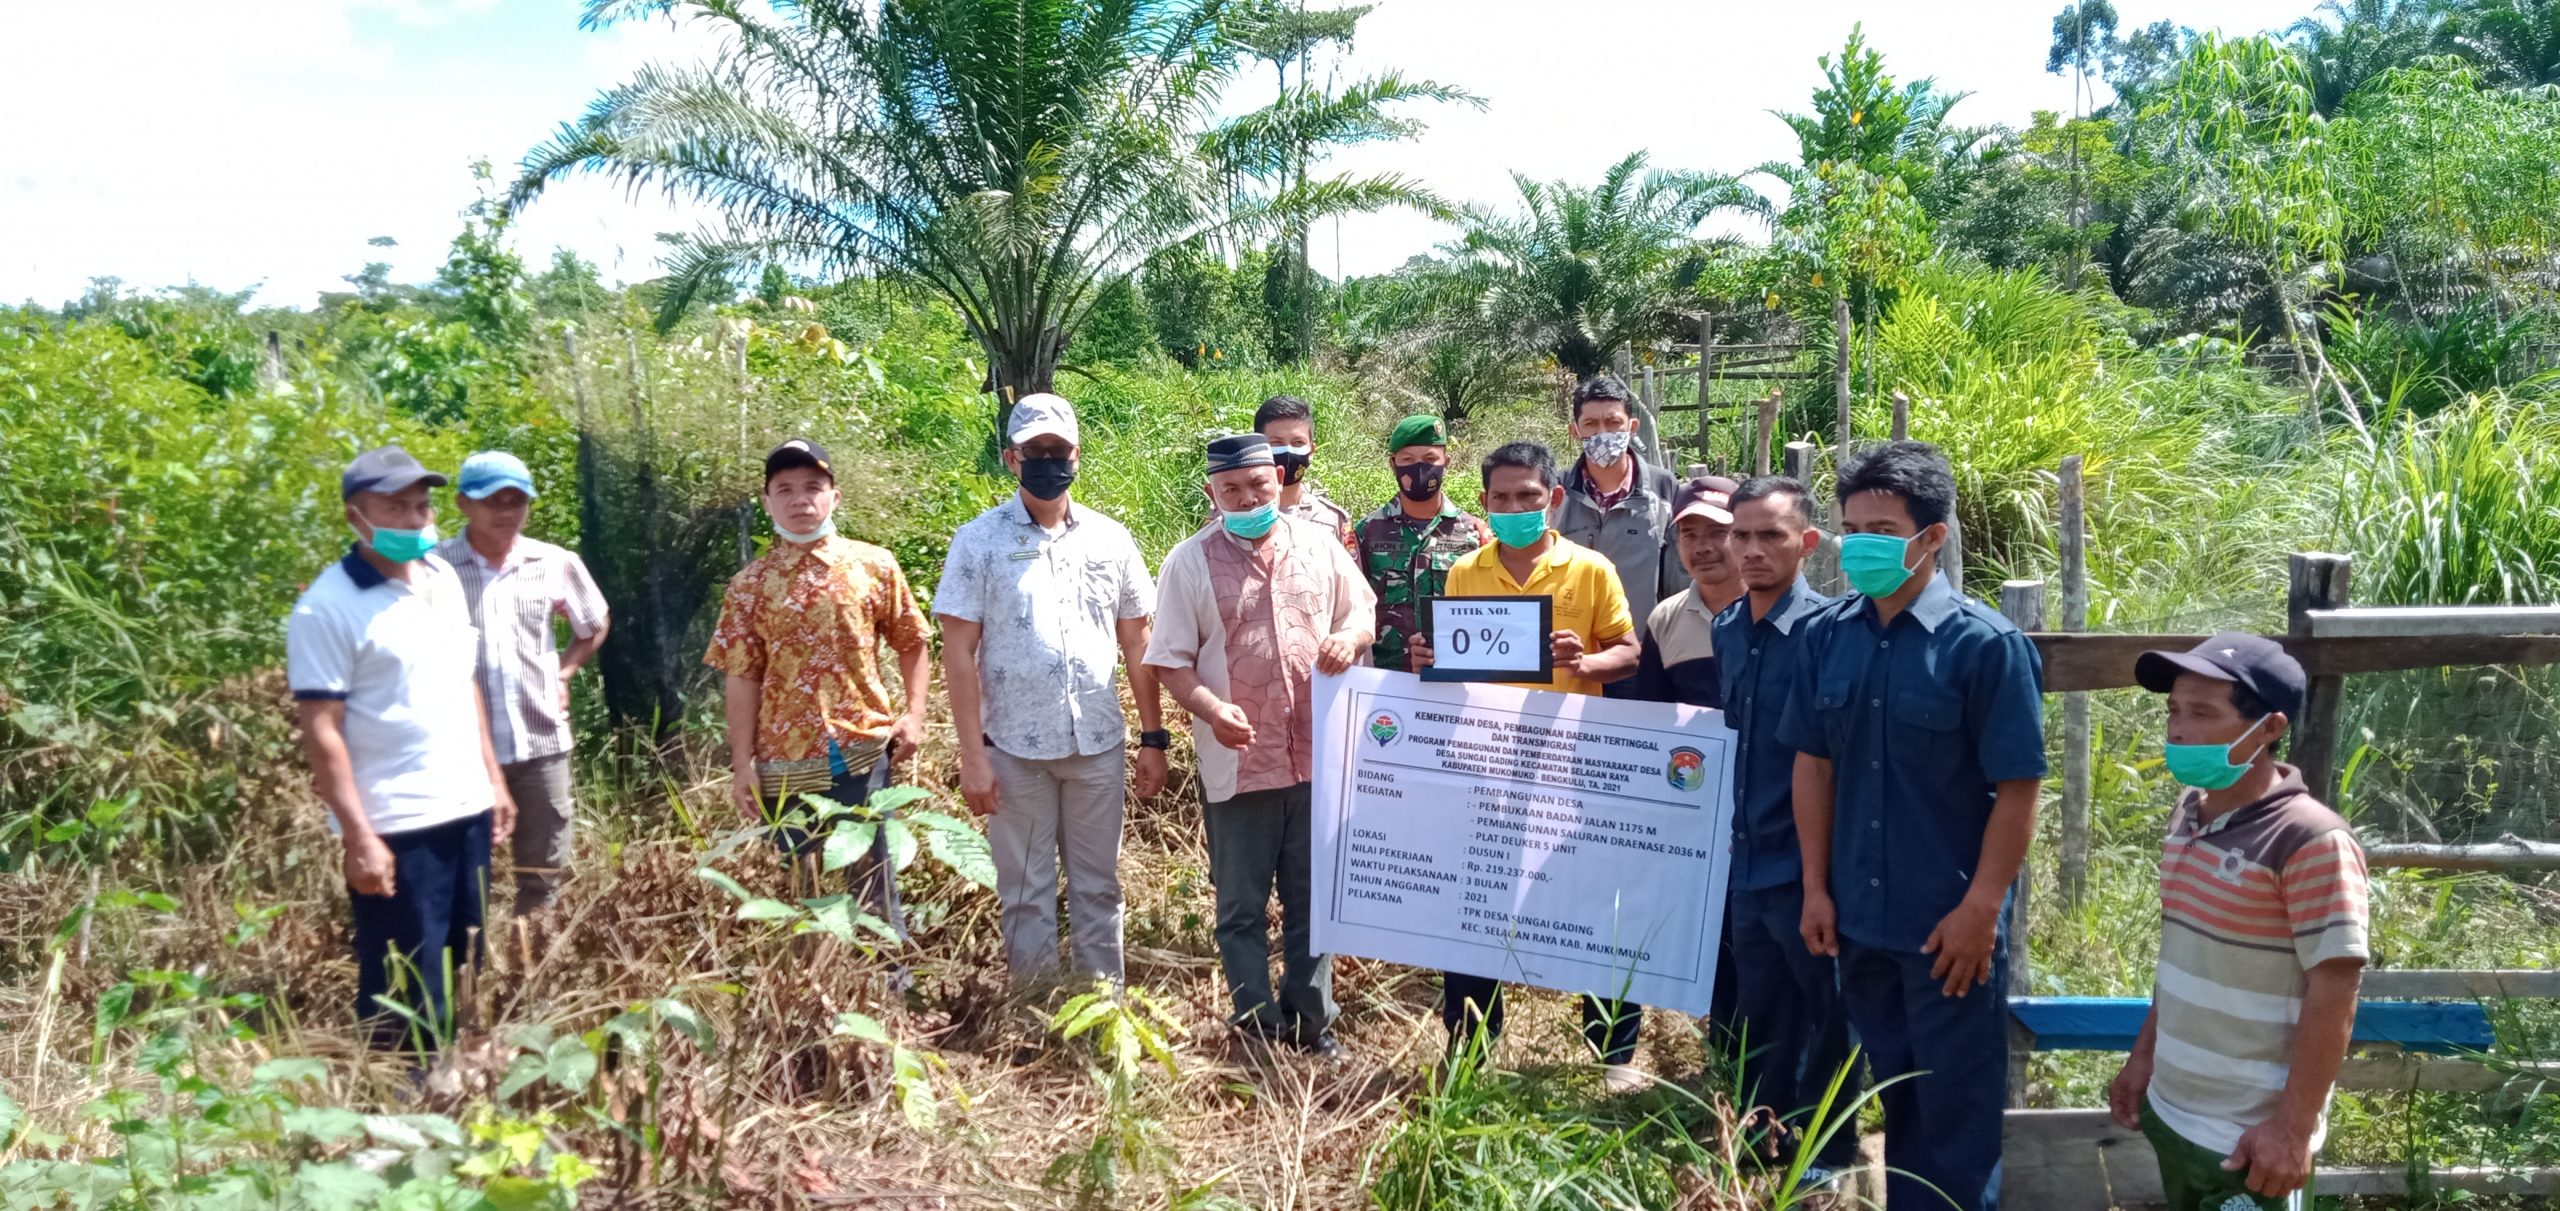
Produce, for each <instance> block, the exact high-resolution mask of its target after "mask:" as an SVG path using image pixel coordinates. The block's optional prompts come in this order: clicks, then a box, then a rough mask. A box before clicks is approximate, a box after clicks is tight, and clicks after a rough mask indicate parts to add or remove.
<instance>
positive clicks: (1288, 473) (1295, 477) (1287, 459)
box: [1271, 446, 1313, 486]
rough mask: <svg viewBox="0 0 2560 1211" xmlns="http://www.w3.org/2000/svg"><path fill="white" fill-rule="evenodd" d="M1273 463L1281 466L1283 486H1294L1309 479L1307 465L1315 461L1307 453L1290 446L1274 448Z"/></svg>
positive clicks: (1272, 451)
mask: <svg viewBox="0 0 2560 1211" xmlns="http://www.w3.org/2000/svg"><path fill="white" fill-rule="evenodd" d="M1271 461H1272V462H1274V463H1277V464H1279V467H1280V482H1281V484H1282V485H1284V486H1285V485H1288V484H1294V483H1296V482H1298V481H1299V480H1302V479H1305V478H1306V477H1307V464H1308V463H1309V462H1311V461H1313V458H1312V456H1310V455H1309V454H1308V453H1307V452H1306V451H1304V450H1299V449H1295V448H1292V447H1289V446H1273V447H1272V448H1271Z"/></svg>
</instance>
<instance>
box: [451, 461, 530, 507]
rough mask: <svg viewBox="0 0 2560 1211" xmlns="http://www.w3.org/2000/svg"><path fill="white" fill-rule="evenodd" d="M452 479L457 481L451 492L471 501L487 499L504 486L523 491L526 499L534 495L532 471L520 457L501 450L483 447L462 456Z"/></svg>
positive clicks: (504, 487)
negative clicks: (459, 466)
mask: <svg viewBox="0 0 2560 1211" xmlns="http://www.w3.org/2000/svg"><path fill="white" fill-rule="evenodd" d="M454 478H455V479H456V480H457V481H459V482H458V483H457V484H456V485H455V487H454V491H456V492H460V493H461V494H463V495H464V496H468V497H470V498H471V499H473V500H487V499H489V498H490V497H492V496H495V495H497V494H498V493H500V492H502V491H505V490H506V489H508V488H513V489H515V490H516V491H518V492H522V493H524V494H525V497H526V499H528V500H529V499H532V498H533V496H534V495H535V492H534V490H533V472H532V471H530V470H528V469H526V467H525V465H524V460H523V459H521V458H517V457H516V456H515V455H512V454H509V453H507V452H506V451H504V450H483V451H481V452H479V453H478V454H474V455H472V456H471V457H469V458H466V459H463V460H462V471H461V472H460V473H459V474H458V475H456V476H455V477H454Z"/></svg>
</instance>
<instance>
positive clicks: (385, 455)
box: [338, 446, 452, 500]
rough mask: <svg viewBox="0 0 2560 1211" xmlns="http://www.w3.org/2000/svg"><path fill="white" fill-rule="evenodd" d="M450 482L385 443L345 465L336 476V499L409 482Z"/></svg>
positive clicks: (398, 487)
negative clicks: (341, 473)
mask: <svg viewBox="0 0 2560 1211" xmlns="http://www.w3.org/2000/svg"><path fill="white" fill-rule="evenodd" d="M450 482H452V481H450V480H447V479H446V478H445V477H444V474H443V473H442V472H439V471H430V470H427V469H426V468H425V467H423V466H421V465H419V463H418V460H417V459H414V458H411V457H409V452H408V451H406V450H403V449H401V448H400V447H398V446H384V447H382V448H381V449H378V450H367V451H365V452H364V453H362V454H359V455H356V460H355V461H354V462H351V463H348V464H347V471H346V474H344V475H341V476H339V477H338V499H340V500H345V499H347V498H348V497H351V496H354V495H355V494H356V493H358V492H383V493H390V492H397V491H400V490H401V489H403V488H406V487H408V486H409V485H411V484H419V483H422V484H425V485H427V486H428V487H431V488H441V487H443V486H445V485H446V484H447V483H450Z"/></svg>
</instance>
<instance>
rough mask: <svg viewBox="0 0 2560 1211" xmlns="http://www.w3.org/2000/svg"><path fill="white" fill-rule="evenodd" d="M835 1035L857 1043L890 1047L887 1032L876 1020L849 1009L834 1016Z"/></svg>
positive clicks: (868, 1015)
mask: <svg viewBox="0 0 2560 1211" xmlns="http://www.w3.org/2000/svg"><path fill="white" fill-rule="evenodd" d="M836 1033H837V1034H838V1035H840V1036H842V1037H845V1038H850V1039H853V1040H855V1041H857V1042H863V1043H877V1044H879V1045H880V1046H883V1047H887V1046H890V1045H891V1044H890V1041H889V1031H888V1029H887V1028H886V1027H884V1026H882V1025H881V1024H880V1020H879V1019H878V1018H875V1017H872V1016H871V1015H870V1014H867V1013H855V1012H854V1011H852V1010H850V1009H848V1010H846V1011H844V1012H843V1013H839V1014H837V1015H836Z"/></svg>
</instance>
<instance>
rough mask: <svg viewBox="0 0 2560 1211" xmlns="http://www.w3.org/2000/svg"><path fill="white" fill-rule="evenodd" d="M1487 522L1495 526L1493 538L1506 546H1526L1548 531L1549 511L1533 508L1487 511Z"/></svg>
mask: <svg viewBox="0 0 2560 1211" xmlns="http://www.w3.org/2000/svg"><path fill="white" fill-rule="evenodd" d="M1484 519H1485V522H1486V523H1487V524H1489V525H1491V526H1492V527H1493V540H1494V541H1495V542H1498V543H1501V544H1502V545H1504V546H1506V547H1525V546H1528V545H1530V544H1532V543H1535V542H1537V541H1538V540H1539V539H1540V538H1543V537H1545V536H1546V533H1547V511H1546V510H1544V509H1531V510H1529V511H1528V512H1526V513H1487V514H1485V517H1484Z"/></svg>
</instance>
